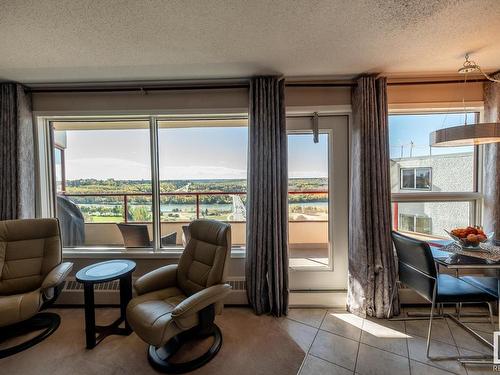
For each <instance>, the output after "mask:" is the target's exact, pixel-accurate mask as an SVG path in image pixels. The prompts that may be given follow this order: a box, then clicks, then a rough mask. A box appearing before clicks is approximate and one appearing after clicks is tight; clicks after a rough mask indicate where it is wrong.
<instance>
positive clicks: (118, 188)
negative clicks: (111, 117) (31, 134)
mask: <svg viewBox="0 0 500 375" xmlns="http://www.w3.org/2000/svg"><path fill="white" fill-rule="evenodd" d="M51 125H52V129H53V134H54V137H53V138H54V140H55V142H57V143H55V144H54V164H55V180H56V192H55V193H56V212H57V216H58V218H59V220H60V222H61V228H62V232H63V233H62V235H63V239H64V242H65V246H66V247H72V246H123V245H124V238H123V236H122V234H121V232H120V230H119V228H118V226H117V225H116V224H117V223H137V224H139V223H142V224H143V225H145V226H146V227H147V228H148V230H149V231H151V224H150V223H151V220H152V212H151V207H152V203H151V162H150V160H151V158H150V150H149V138H150V137H149V123H148V122H146V121H128V122H127V121H99V122H94V121H89V122H63V121H61V122H53V123H52V124H51ZM90 150H91V152H89V151H90ZM63 160H64V162H63ZM80 217H83V222H81V221H80V220H79V218H80ZM75 233H81V234H83V238H80V237H82V236H81V235H78V236H76V235H75ZM144 245H145V246H149V244H147V243H145V244H144Z"/></svg>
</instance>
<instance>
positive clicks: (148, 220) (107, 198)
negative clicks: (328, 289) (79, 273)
mask: <svg viewBox="0 0 500 375" xmlns="http://www.w3.org/2000/svg"><path fill="white" fill-rule="evenodd" d="M327 194H328V191H323V190H321V191H291V192H289V196H290V201H291V202H290V215H289V216H290V221H289V244H290V246H289V247H290V259H291V260H290V263H291V265H292V266H295V267H307V266H321V267H324V266H327V265H328V243H329V240H328V202H327V197H328V195H327ZM298 195H302V196H306V197H309V198H310V197H312V196H315V197H316V198H313V199H310V200H311V201H314V200H315V199H317V200H318V203H311V202H307V203H300V202H294V198H293V197H294V196H295V197H296V198H300V197H298ZM60 196H62V197H65V198H67V199H69V200H70V201H72V202H73V203H74V204H75V205H76V206H78V208H79V209H80V211H81V212H82V213H83V216H84V218H85V244H84V246H85V247H90V248H92V247H118V248H122V247H124V240H123V237H122V234H121V232H120V230H119V229H118V226H117V225H116V224H118V223H131V224H143V225H146V226H147V228H148V231H149V235H150V238H153V236H152V214H151V205H152V203H151V202H152V195H151V193H78V194H76V193H74V194H72V193H61V194H60ZM299 200H300V199H299ZM245 201H246V193H245V192H237V191H234V192H169V193H160V211H161V224H160V226H161V235H162V236H164V235H167V234H171V233H174V232H175V233H176V234H177V235H176V243H175V245H171V246H169V247H179V248H180V247H181V246H182V227H183V226H185V225H187V224H189V222H190V221H192V220H194V219H198V218H208V219H215V220H222V221H226V222H229V223H230V224H231V227H232V242H233V247H241V248H242V249H244V247H245V242H246V222H245V220H246V211H245Z"/></svg>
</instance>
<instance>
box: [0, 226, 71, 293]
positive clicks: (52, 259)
mask: <svg viewBox="0 0 500 375" xmlns="http://www.w3.org/2000/svg"><path fill="white" fill-rule="evenodd" d="M61 261H62V247H61V234H60V229H59V222H58V220H57V219H24V220H5V221H0V295H12V294H19V293H25V292H30V291H33V290H36V289H38V288H39V287H40V286H41V285H42V282H43V280H44V279H45V276H46V275H47V274H48V273H49V272H50V271H51V270H52V269H53V268H54V267H55V266H57V265H58V264H60V263H61Z"/></svg>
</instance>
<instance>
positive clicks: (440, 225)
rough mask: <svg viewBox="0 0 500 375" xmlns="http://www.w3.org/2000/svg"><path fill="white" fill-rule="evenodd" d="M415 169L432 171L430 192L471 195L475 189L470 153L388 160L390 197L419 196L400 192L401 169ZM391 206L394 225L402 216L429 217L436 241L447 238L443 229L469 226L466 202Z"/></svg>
mask: <svg viewBox="0 0 500 375" xmlns="http://www.w3.org/2000/svg"><path fill="white" fill-rule="evenodd" d="M416 167H430V168H432V172H431V186H432V187H431V190H430V191H431V192H460V191H471V189H472V187H473V186H474V184H473V182H474V181H473V178H474V176H473V173H471V171H472V170H474V154H473V153H463V154H448V155H434V156H422V157H414V158H402V159H392V160H391V190H392V192H393V193H405V192H412V193H415V192H418V190H406V189H400V169H401V168H416ZM457 176H459V177H457ZM393 205H397V215H398V217H397V218H394V221H395V222H396V221H397V222H399V215H401V214H407V215H418V216H424V217H429V218H431V220H432V233H431V234H432V235H434V236H437V237H446V236H447V235H446V233H445V231H444V230H445V229H446V230H450V229H452V228H455V227H459V226H466V225H468V223H469V218H470V214H471V209H472V207H471V205H470V203H469V202H402V203H393ZM393 214H394V215H396V213H395V212H394V213H393Z"/></svg>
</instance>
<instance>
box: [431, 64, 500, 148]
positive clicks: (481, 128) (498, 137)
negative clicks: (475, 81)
mask: <svg viewBox="0 0 500 375" xmlns="http://www.w3.org/2000/svg"><path fill="white" fill-rule="evenodd" d="M458 72H459V73H461V74H465V79H464V85H466V84H467V74H469V73H481V74H482V75H483V76H485V77H486V78H487V79H488V80H490V81H492V82H497V83H500V80H497V79H495V78H493V77H491V76H489V75H488V74H486V73H485V72H483V70H482V69H481V67H480V66H479V65H478V64H476V63H475V62H474V61H470V60H469V55H468V54H467V55H465V62H464V64H463V66H462V67H461V68H460V69H458ZM463 101H464V112H465V125H463V126H453V127H449V128H444V129H440V130H436V131H434V132H432V133H431V135H430V140H429V141H430V142H429V143H430V145H431V146H433V147H456V146H473V145H481V144H485V143H496V142H500V123H499V122H498V121H497V122H489V123H479V124H471V125H468V124H467V111H466V108H465V98H464V99H463Z"/></svg>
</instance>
